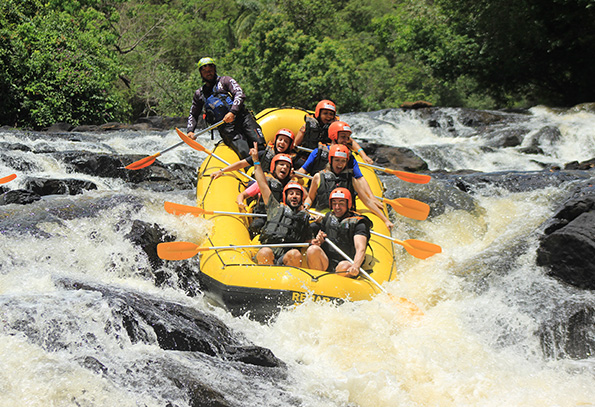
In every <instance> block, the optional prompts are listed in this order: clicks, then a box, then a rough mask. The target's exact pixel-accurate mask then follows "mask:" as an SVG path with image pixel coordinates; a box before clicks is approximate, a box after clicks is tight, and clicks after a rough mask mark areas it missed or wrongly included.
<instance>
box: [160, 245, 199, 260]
mask: <svg viewBox="0 0 595 407" xmlns="http://www.w3.org/2000/svg"><path fill="white" fill-rule="evenodd" d="M199 251H200V250H199V247H198V245H197V244H194V243H190V242H167V243H159V244H158V245H157V256H159V258H160V259H163V260H185V259H189V258H191V257H194V256H196V255H197V254H198V252H199Z"/></svg>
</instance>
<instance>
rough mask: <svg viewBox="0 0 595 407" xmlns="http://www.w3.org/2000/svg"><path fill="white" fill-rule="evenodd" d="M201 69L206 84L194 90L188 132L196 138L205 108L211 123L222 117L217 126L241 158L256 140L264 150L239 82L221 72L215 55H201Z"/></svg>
mask: <svg viewBox="0 0 595 407" xmlns="http://www.w3.org/2000/svg"><path fill="white" fill-rule="evenodd" d="M198 70H199V72H200V76H201V77H202V80H203V82H204V85H203V86H202V87H201V88H200V89H197V90H196V92H194V97H193V98H192V106H191V107H190V115H189V116H188V124H187V129H186V132H187V133H188V137H190V138H191V139H196V136H195V135H194V130H195V129H196V125H197V124H198V119H199V117H200V116H201V115H202V111H203V108H204V111H205V116H206V117H205V119H206V121H207V123H209V124H215V123H217V122H220V121H221V120H223V121H224V123H223V124H222V125H221V126H219V127H218V131H219V134H220V135H221V138H222V139H223V142H224V143H225V144H226V145H227V146H228V147H229V148H231V149H232V150H233V151H235V153H236V154H237V155H238V157H240V158H245V157H247V156H248V155H249V152H250V146H251V145H252V143H253V142H256V143H258V148H259V149H260V150H264V148H265V139H264V135H263V133H262V129H261V128H260V126H259V125H258V123H257V122H256V120H255V119H254V116H253V115H252V113H251V112H250V111H248V109H246V106H245V105H244V100H245V99H246V95H245V94H244V91H243V90H242V88H241V87H240V85H239V84H238V83H237V82H236V80H235V79H233V78H232V77H230V76H218V75H217V67H216V65H215V61H214V60H213V59H212V58H208V57H206V58H201V59H200V60H199V61H198Z"/></svg>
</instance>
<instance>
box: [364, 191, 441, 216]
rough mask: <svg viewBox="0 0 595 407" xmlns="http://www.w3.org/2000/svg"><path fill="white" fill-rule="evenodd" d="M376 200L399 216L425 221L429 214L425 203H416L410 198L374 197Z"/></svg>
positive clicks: (428, 207) (428, 206) (428, 208)
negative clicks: (388, 206) (386, 205)
mask: <svg viewBox="0 0 595 407" xmlns="http://www.w3.org/2000/svg"><path fill="white" fill-rule="evenodd" d="M375 198H376V199H379V200H381V201H382V202H384V203H387V204H389V205H390V206H392V208H393V209H394V210H395V212H397V213H398V214H399V215H402V216H405V217H407V218H411V219H415V220H426V219H427V218H428V215H429V214H430V205H428V204H427V203H425V202H421V201H417V200H415V199H410V198H395V199H388V198H381V197H379V196H375Z"/></svg>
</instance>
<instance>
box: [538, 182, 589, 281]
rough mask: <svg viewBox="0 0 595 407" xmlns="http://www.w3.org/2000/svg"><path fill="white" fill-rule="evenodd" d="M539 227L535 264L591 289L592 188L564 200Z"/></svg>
mask: <svg viewBox="0 0 595 407" xmlns="http://www.w3.org/2000/svg"><path fill="white" fill-rule="evenodd" d="M543 229H544V235H543V237H542V238H541V239H540V245H539V248H538V250H537V264H538V265H540V266H543V267H546V268H547V269H548V272H549V274H550V275H552V276H554V277H556V278H558V279H560V280H562V281H564V282H566V283H568V284H571V285H573V286H576V287H580V288H585V289H591V290H593V289H595V188H594V187H593V186H589V187H586V188H585V189H584V190H582V191H581V194H579V196H576V197H573V198H571V199H570V200H568V201H567V202H565V203H564V204H563V205H562V207H561V208H560V209H559V210H558V211H557V213H556V214H555V215H554V216H553V217H552V218H551V219H550V220H548V221H547V222H546V223H545V224H544V226H543Z"/></svg>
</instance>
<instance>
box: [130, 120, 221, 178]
mask: <svg viewBox="0 0 595 407" xmlns="http://www.w3.org/2000/svg"><path fill="white" fill-rule="evenodd" d="M222 123H223V120H221V121H220V122H217V123H215V124H213V125H212V126H210V127H207V128H206V129H203V130H201V131H199V132H198V133H196V135H197V136H198V135H200V134H203V133H206V132H207V131H209V130H212V129H214V128H215V127H217V126H219V125H221V124H222ZM176 130H178V129H176ZM183 144H184V142H179V143H178V144H175V145H173V146H171V147H169V148H166V149H165V150H163V151H161V152H159V153H156V154H153V155H150V156H148V157H145V158H143V159H140V160H138V161H135V162H133V163H132V164H128V165H127V166H126V167H124V168H126V169H127V170H133V171H134V170H140V169H141V168H145V167H148V166H149V165H151V164H153V163H154V162H155V159H156V158H157V157H159V156H160V155H161V154H164V153H167V152H168V151H170V150H173V149H174V148H176V147H179V146H181V145H183Z"/></svg>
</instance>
